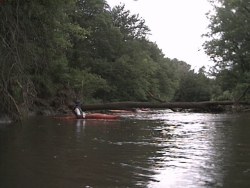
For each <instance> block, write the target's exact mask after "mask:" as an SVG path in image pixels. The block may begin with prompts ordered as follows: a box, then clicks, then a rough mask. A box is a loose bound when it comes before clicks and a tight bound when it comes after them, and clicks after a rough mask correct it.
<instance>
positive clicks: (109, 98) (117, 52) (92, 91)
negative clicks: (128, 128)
mask: <svg viewBox="0 0 250 188" xmlns="http://www.w3.org/2000/svg"><path fill="white" fill-rule="evenodd" d="M210 3H211V4H212V5H213V7H214V12H213V13H208V14H207V17H208V19H209V21H210V24H209V25H208V28H209V31H208V33H204V36H205V37H206V38H207V41H206V42H205V43H204V44H203V47H204V50H205V52H206V54H207V55H208V56H209V57H210V58H211V59H212V60H213V61H214V62H215V65H214V66H213V67H211V69H210V71H208V72H207V71H206V70H205V67H201V68H200V69H199V71H198V72H196V71H194V70H192V69H191V66H190V65H189V64H187V63H186V62H183V61H179V60H178V59H177V58H178V57H177V58H175V59H170V58H167V57H165V55H164V54H163V53H162V51H161V49H159V48H158V46H157V44H156V43H154V42H152V41H150V40H149V39H148V36H149V35H150V28H149V27H148V26H147V25H146V24H145V20H144V19H142V18H141V17H140V16H139V15H138V14H137V15H135V14H131V13H130V11H129V10H126V7H125V5H117V6H115V7H113V8H111V7H110V6H109V5H108V4H107V2H106V1H105V0H54V1H48V0H39V1H38V0H37V1H31V0H2V1H1V2H0V22H1V27H0V40H1V45H0V76H1V77H0V79H1V82H0V90H1V95H0V100H1V107H0V113H1V114H2V115H6V116H8V117H11V118H14V119H17V118H18V117H20V116H25V115H28V114H29V113H30V112H34V113H36V112H37V110H36V109H56V110H62V111H63V109H64V108H65V106H68V104H72V103H73V102H74V101H75V100H76V99H80V100H82V101H83V102H84V103H85V104H86V103H92V104H95V103H104V102H120V101H138V102H146V101H147V102H152V101H153V100H154V98H152V95H154V96H157V97H158V98H159V99H164V101H167V102H200V101H217V100H220V101H223V100H231V101H232V100H239V99H240V100H243V101H247V100H248V99H249V92H248V90H249V88H250V72H249V71H250V62H249V60H250V51H249V50H250V43H249V41H250V32H249V31H250V19H249V18H250V2H249V0H246V1H241V0H214V1H211V0H210ZM166 35H167V33H166ZM201 65H202V62H201Z"/></svg>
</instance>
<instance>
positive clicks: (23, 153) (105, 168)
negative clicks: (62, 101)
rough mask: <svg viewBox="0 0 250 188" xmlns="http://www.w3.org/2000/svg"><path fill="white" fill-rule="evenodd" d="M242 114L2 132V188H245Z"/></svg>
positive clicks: (43, 120) (248, 182)
mask: <svg viewBox="0 0 250 188" xmlns="http://www.w3.org/2000/svg"><path fill="white" fill-rule="evenodd" d="M249 119H250V118H249V116H248V115H247V114H202V113H201V114H199V113H197V114H192V113H171V112H170V111H167V110H157V111H154V112H153V113H142V114H124V115H122V118H120V119H117V120H53V118H51V117H34V118H31V119H29V120H27V121H26V122H25V123H24V126H23V128H20V126H18V125H15V124H13V125H9V126H6V125H4V126H0V136H1V137H0V141H1V144H0V152H1V163H0V165H1V166H0V187H7V188H8V187H25V188H27V187H49V188H50V187H60V188H62V187H76V188H77V187H150V188H151V187H152V188H156V187H157V188H158V187H159V188H160V187H163V188H168V187H170V188H172V187H174V188H179V187H192V188H196V187H197V188H198V187H199V188H200V187H204V188H205V187H211V188H213V187H229V188H230V187H241V188H244V187H246V188H247V187H250V179H249V177H250V147H249V146H250V137H249V136H250V135H249V134H250V127H249Z"/></svg>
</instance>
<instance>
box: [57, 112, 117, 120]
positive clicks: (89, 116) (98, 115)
mask: <svg viewBox="0 0 250 188" xmlns="http://www.w3.org/2000/svg"><path fill="white" fill-rule="evenodd" d="M118 117H119V115H110V114H101V113H94V114H86V117H85V118H84V119H116V118H118ZM54 119H77V117H76V116H74V115H73V116H57V117H54Z"/></svg>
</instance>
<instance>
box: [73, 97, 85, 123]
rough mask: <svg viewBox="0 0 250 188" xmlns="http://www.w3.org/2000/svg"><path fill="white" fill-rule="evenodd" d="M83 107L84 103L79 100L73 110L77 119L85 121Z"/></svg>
mask: <svg viewBox="0 0 250 188" xmlns="http://www.w3.org/2000/svg"><path fill="white" fill-rule="evenodd" d="M81 105H82V102H81V101H80V100H77V101H76V106H75V108H74V110H73V112H74V114H75V115H76V117H77V118H78V119H83V118H85V117H86V114H85V112H83V111H82V108H81Z"/></svg>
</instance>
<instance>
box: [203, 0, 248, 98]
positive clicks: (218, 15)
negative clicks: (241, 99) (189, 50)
mask: <svg viewBox="0 0 250 188" xmlns="http://www.w3.org/2000/svg"><path fill="white" fill-rule="evenodd" d="M212 3H213V5H214V8H215V12H214V13H213V14H209V15H208V17H209V19H210V22H211V23H210V25H209V29H210V31H209V32H208V33H207V34H206V35H205V36H206V37H208V38H209V39H210V40H208V41H207V42H205V43H204V48H205V51H206V53H207V54H208V55H209V56H210V57H211V59H213V60H214V62H216V65H215V67H214V69H213V71H214V75H215V76H216V77H217V80H218V82H219V83H220V85H221V87H222V90H223V91H227V92H229V93H231V95H232V96H233V95H234V94H235V93H238V92H243V91H244V89H243V90H241V91H240V89H239V88H243V85H245V86H247V87H248V85H249V84H250V79H249V74H250V44H249V40H250V32H249V31H250V2H249V0H245V1H242V0H220V1H215V2H212ZM239 85H241V86H242V87H241V86H240V87H238V86H239ZM236 91H238V92H236ZM233 93H234V94H233ZM234 97H236V95H235V96H234ZM234 97H231V98H234Z"/></svg>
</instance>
